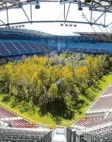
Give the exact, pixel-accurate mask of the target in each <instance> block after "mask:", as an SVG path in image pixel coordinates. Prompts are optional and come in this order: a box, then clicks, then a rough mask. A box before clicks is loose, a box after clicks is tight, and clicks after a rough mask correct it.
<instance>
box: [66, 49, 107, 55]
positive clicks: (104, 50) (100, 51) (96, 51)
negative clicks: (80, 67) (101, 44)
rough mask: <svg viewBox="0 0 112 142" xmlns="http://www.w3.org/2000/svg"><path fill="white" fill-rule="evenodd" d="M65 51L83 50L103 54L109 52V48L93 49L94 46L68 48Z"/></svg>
mask: <svg viewBox="0 0 112 142" xmlns="http://www.w3.org/2000/svg"><path fill="white" fill-rule="evenodd" d="M67 51H69V52H84V53H100V54H103V53H107V54H108V53H110V51H109V50H106V49H94V48H90V49H88V48H69V49H68V50H67Z"/></svg>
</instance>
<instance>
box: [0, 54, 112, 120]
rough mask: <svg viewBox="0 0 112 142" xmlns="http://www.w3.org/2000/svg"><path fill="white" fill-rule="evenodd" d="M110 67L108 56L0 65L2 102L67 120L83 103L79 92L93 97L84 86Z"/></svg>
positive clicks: (49, 57)
mask: <svg viewBox="0 0 112 142" xmlns="http://www.w3.org/2000/svg"><path fill="white" fill-rule="evenodd" d="M111 68H112V57H110V56H109V55H86V54H81V53H80V54H79V53H78V54H75V53H72V54H71V53H63V54H60V55H57V54H49V55H46V56H45V57H38V56H34V57H28V58H26V59H22V60H15V61H11V62H8V63H5V64H2V65H1V66H0V93H2V94H7V95H4V97H3V101H8V102H10V105H11V107H17V106H18V107H19V108H20V110H21V112H27V111H28V110H29V109H30V110H32V112H33V113H40V114H41V115H45V114H48V113H49V114H51V116H53V117H54V118H59V117H60V118H65V119H71V118H73V116H74V114H75V113H76V112H78V111H79V110H80V108H82V107H83V105H84V103H85V101H84V100H83V99H82V98H81V97H80V95H84V96H85V97H86V98H88V99H90V100H93V99H94V97H93V98H91V97H90V96H89V94H87V93H86V89H87V88H88V87H90V86H92V85H93V84H95V83H96V81H97V80H99V79H100V78H102V76H103V75H105V74H107V73H109V72H110V70H111ZM37 108H38V109H37Z"/></svg>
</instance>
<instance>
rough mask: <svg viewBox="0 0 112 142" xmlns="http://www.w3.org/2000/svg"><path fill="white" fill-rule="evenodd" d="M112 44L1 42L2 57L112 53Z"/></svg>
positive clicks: (0, 54) (0, 52)
mask: <svg viewBox="0 0 112 142" xmlns="http://www.w3.org/2000/svg"><path fill="white" fill-rule="evenodd" d="M111 46H112V44H111V43H95V44H91V43H90V42H81V43H77V42H72V43H71V42H70V43H54V44H53V45H51V44H50V43H48V44H47V43H46V44H45V42H43V43H42V42H39V41H38V42H37V41H28V40H26V41H25V40H15V41H14V40H1V41H0V56H11V55H24V54H41V53H48V52H52V51H58V50H62V51H70V52H87V53H112V50H111V48H110V47H111Z"/></svg>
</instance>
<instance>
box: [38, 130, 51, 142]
mask: <svg viewBox="0 0 112 142" xmlns="http://www.w3.org/2000/svg"><path fill="white" fill-rule="evenodd" d="M51 141H52V131H50V132H49V133H48V134H46V135H45V136H44V137H43V138H42V139H40V140H39V141H38V142H51Z"/></svg>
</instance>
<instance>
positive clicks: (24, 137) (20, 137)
mask: <svg viewBox="0 0 112 142" xmlns="http://www.w3.org/2000/svg"><path fill="white" fill-rule="evenodd" d="M44 135H45V133H41V134H40V133H38V132H36V131H30V130H29V131H28V130H18V129H5V128H0V141H2V142H20V141H21V142H38V141H39V139H41V138H42V137H43V136H44Z"/></svg>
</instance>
